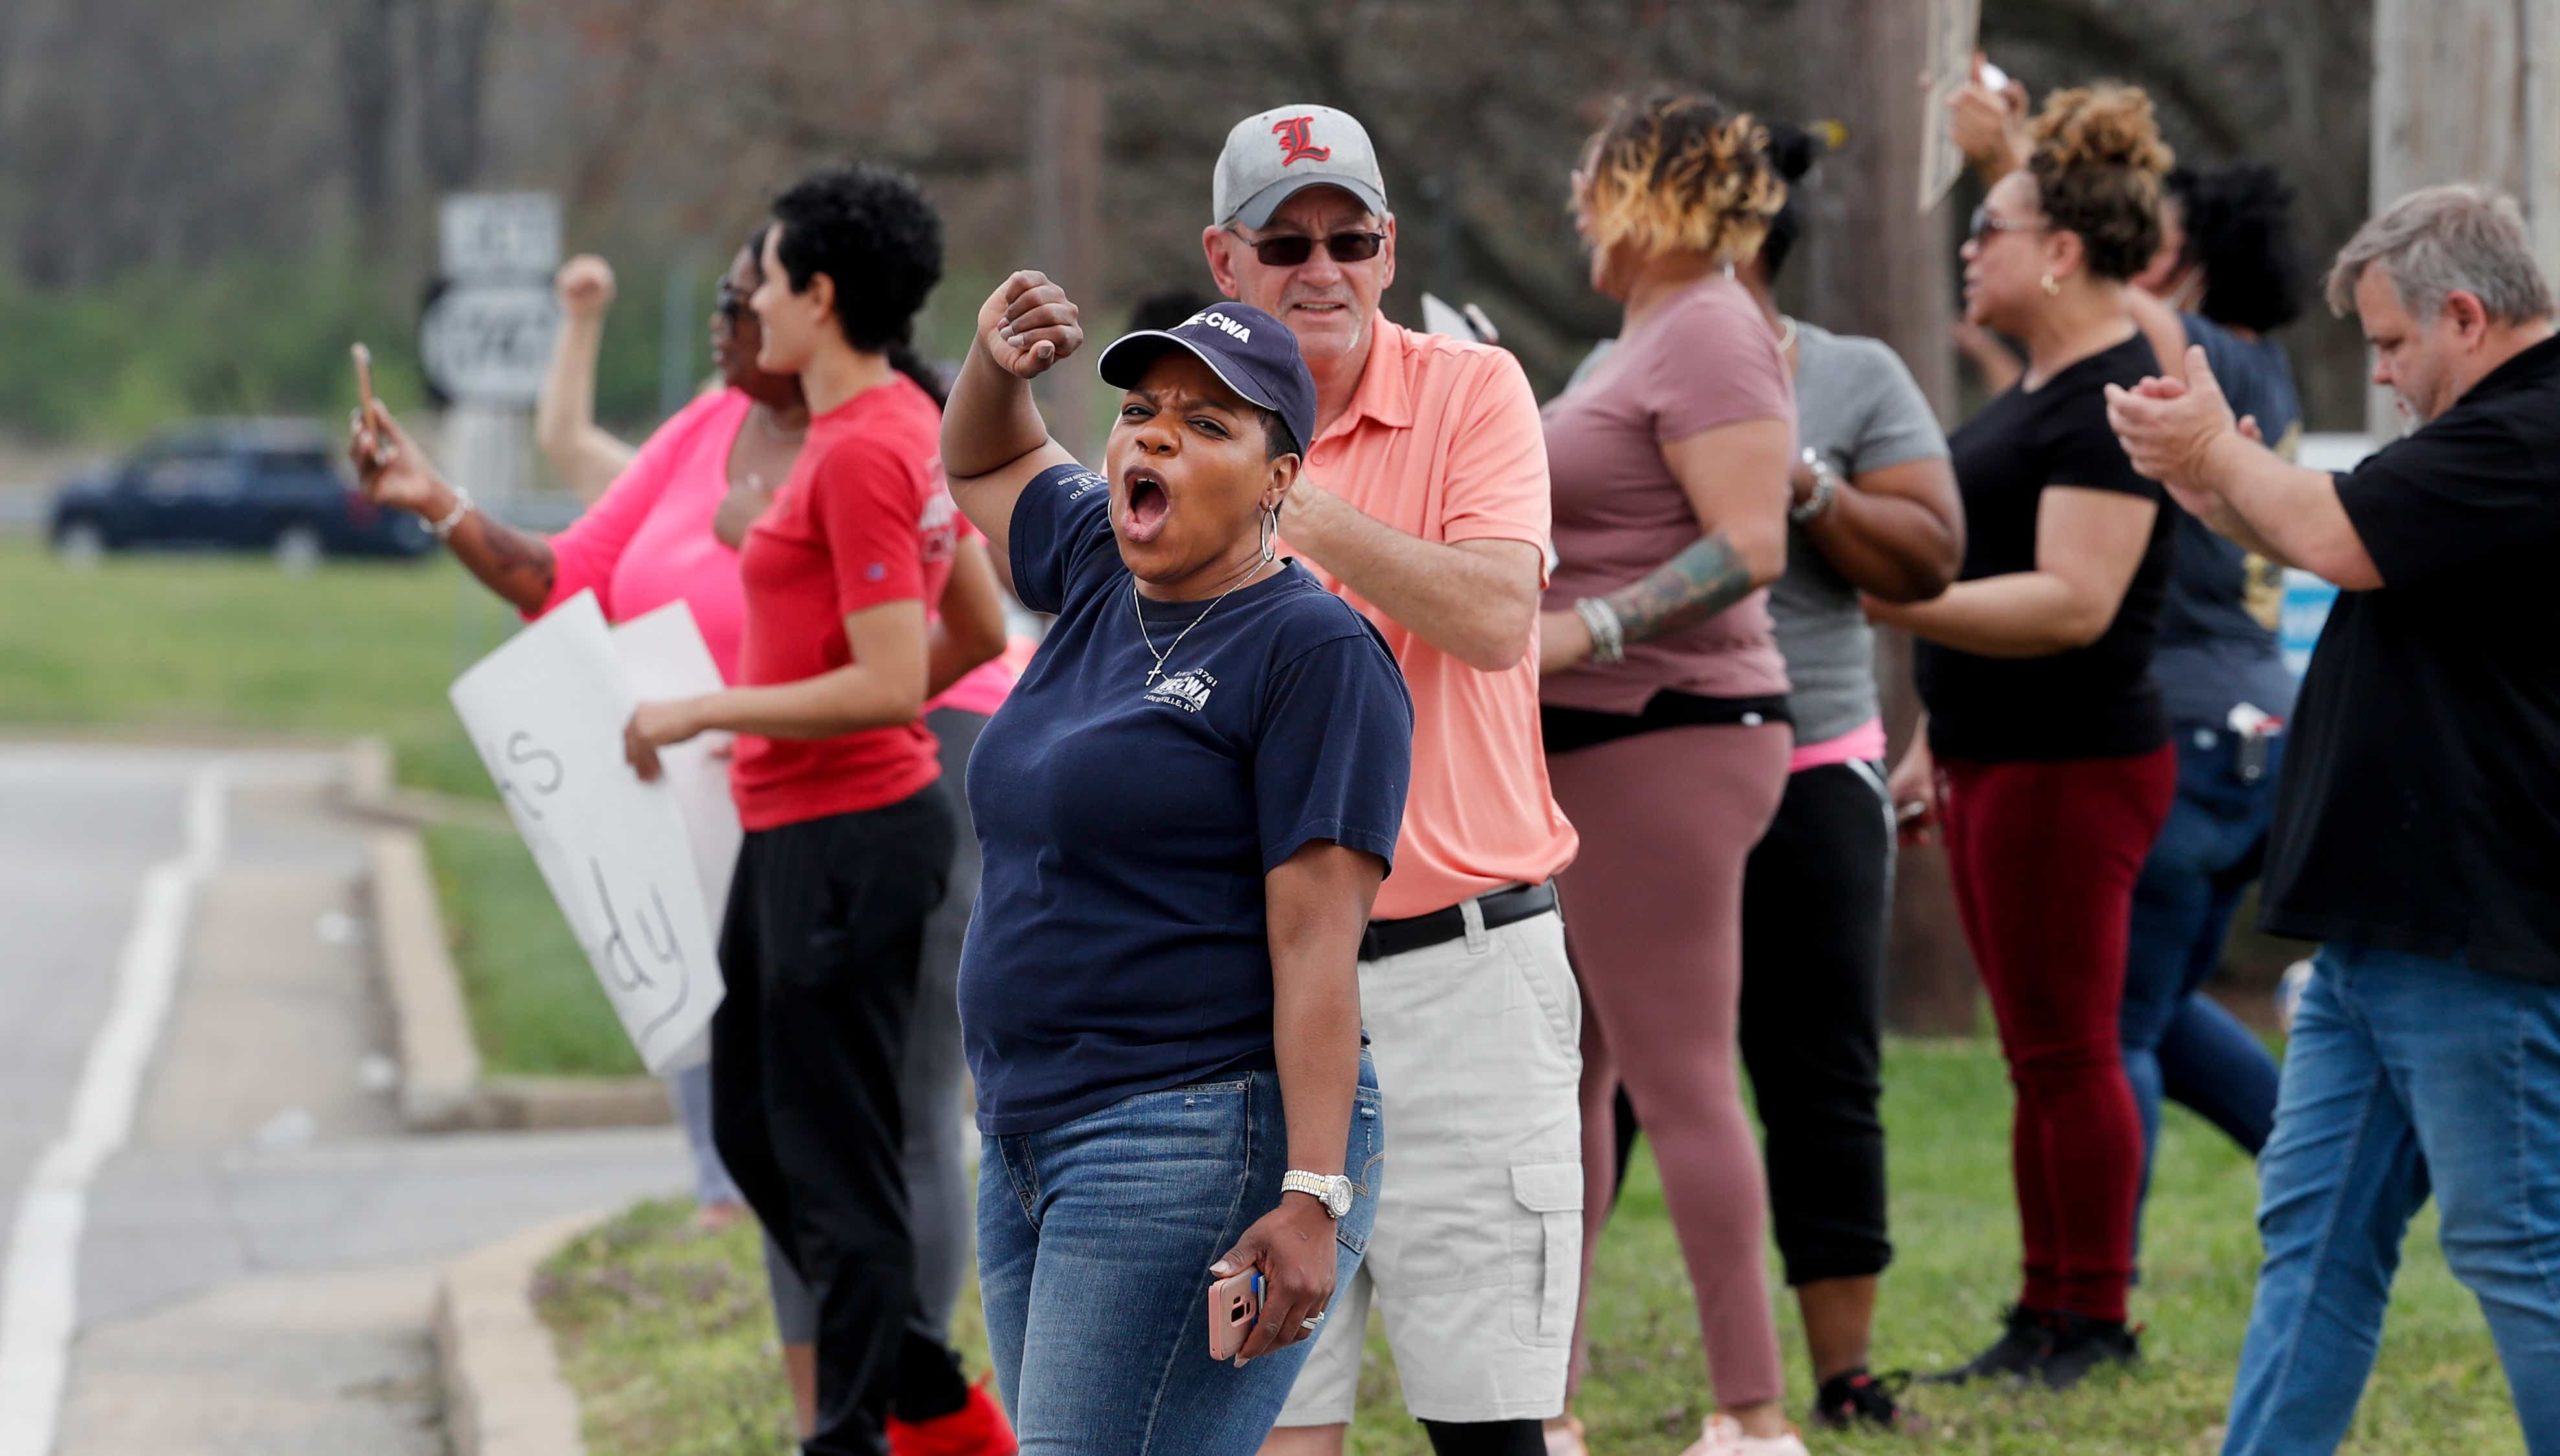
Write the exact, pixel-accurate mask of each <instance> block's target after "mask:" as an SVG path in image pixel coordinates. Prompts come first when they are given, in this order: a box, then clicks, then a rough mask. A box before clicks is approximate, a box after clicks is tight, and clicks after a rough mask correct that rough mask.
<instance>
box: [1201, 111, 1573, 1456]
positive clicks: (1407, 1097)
mask: <svg viewBox="0 0 2560 1456" xmlns="http://www.w3.org/2000/svg"><path fill="white" fill-rule="evenodd" d="M1213 193H1214V196H1213V202H1212V207H1211V223H1210V226H1209V227H1208V229H1207V230H1206V231H1205V232H1204V233H1203V234H1202V235H1201V236H1202V246H1203V247H1204V248H1205V249H1206V250H1207V253H1208V257H1209V269H1210V272H1211V273H1212V274H1213V275H1214V276H1215V278H1216V279H1217V283H1218V287H1219V289H1220V291H1222V292H1224V293H1225V294H1226V295H1227V296H1228V297H1230V298H1234V299H1237V300H1240V301H1242V302H1245V303H1250V304H1253V305H1254V306H1256V307H1258V308H1261V309H1264V310H1266V311H1267V312H1269V313H1270V314H1272V315H1273V316H1274V317H1276V318H1278V319H1279V320H1280V321H1281V322H1283V323H1285V324H1287V325H1288V326H1289V328H1290V330H1291V331H1292V332H1293V333H1295V334H1296V335H1297V338H1298V348H1299V352H1300V353H1301V354H1303V355H1304V356H1305V358H1306V361H1307V365H1308V368H1309V369H1310V370H1311V371H1312V372H1313V373H1314V375H1315V382H1316V436H1315V439H1314V440H1313V441H1311V442H1309V448H1308V450H1307V455H1306V468H1305V470H1304V471H1303V472H1301V474H1300V475H1299V478H1298V484H1297V485H1296V486H1295V487H1294V488H1293V489H1292V490H1291V492H1290V494H1289V497H1288V500H1287V502H1286V503H1285V504H1284V505H1283V506H1282V508H1281V513H1280V530H1281V535H1282V536H1283V537H1284V538H1285V540H1286V542H1287V547H1288V549H1289V551H1290V552H1291V553H1292V554H1294V555H1296V556H1297V557H1298V558H1299V559H1300V560H1302V561H1304V562H1306V563H1307V565H1308V566H1309V567H1311V568H1313V569H1314V571H1315V572H1316V574H1317V576H1318V577H1319V578H1320V579H1322V580H1323V581H1324V583H1325V585H1327V586H1329V587H1331V588H1332V589H1333V590H1335V591H1336V592H1339V593H1340V594H1341V595H1342V596H1343V597H1344V598H1345V599H1346V600H1348V601H1349V602H1350V603H1351V604H1352V605H1353V606H1355V607H1358V608H1359V609H1360V610H1361V611H1362V612H1363V613H1365V614H1367V616H1368V617H1369V620H1370V621H1372V622H1374V623H1376V624H1377V627H1378V630H1379V631H1381V632H1382V633H1384V634H1385V635H1386V639H1387V644H1388V646H1389V647H1391V648H1392V649H1393V650H1394V652H1395V655H1396V661H1397V662H1398V663H1399V664H1401V665H1402V666H1403V668H1404V673H1405V679H1406V681H1407V683H1408V684H1409V685H1410V687H1411V689H1412V693H1413V707H1414V725H1415V726H1414V744H1413V786H1412V789H1411V791H1410V793H1409V794H1408V796H1407V798H1406V800H1405V812H1404V833H1403V838H1402V841H1401V842H1400V843H1399V844H1398V845H1397V847H1396V870H1395V873H1394V874H1392V875H1390V876H1389V877H1388V878H1387V882H1386V885H1385V887H1384V888H1383V889H1382V890H1381V891H1380V892H1379V895H1378V903H1377V907H1376V910H1375V911H1374V918H1373V919H1372V920H1371V921H1370V925H1369V932H1368V936H1367V938H1366V939H1365V940H1364V941H1363V942H1362V946H1361V961H1360V1007H1361V1014H1362V1018H1363V1020H1364V1021H1365V1023H1366V1024H1367V1027H1368V1030H1369V1034H1370V1036H1371V1038H1372V1041H1373V1044H1374V1045H1373V1052H1374V1055H1375V1057H1376V1060H1377V1065H1378V1081H1379V1085H1380V1087H1381V1089H1382V1090H1383V1091H1384V1093H1385V1097H1386V1117H1387V1125H1388V1127H1389V1129H1390V1133H1389V1146H1390V1148H1391V1150H1392V1151H1391V1154H1390V1156H1389V1158H1388V1167H1389V1169H1390V1170H1391V1171H1390V1172H1389V1174H1388V1176H1387V1177H1386V1178H1385V1186H1384V1189H1383V1191H1382V1192H1381V1193H1380V1195H1379V1203H1378V1222H1377V1231H1376V1233H1375V1235H1374V1236H1373V1238H1372V1239H1371V1241H1370V1244H1369V1256H1368V1259H1367V1261H1366V1262H1365V1263H1364V1265H1363V1266H1362V1268H1361V1272H1360V1275H1359V1277H1358V1278H1357V1279H1356V1280H1355V1281H1354V1282H1353V1283H1352V1284H1351V1285H1349V1286H1347V1287H1346V1288H1344V1289H1343V1290H1342V1291H1340V1293H1339V1295H1338V1296H1337V1298H1336V1302H1335V1304H1334V1306H1333V1311H1332V1313H1331V1314H1330V1315H1328V1316H1327V1317H1326V1328H1325V1329H1324V1330H1323V1331H1322V1332H1321V1333H1320V1334H1319V1335H1318V1337H1317V1343H1316V1348H1315V1351H1314V1353H1313V1354H1312V1356H1311V1357H1310V1358H1309V1360H1308V1362H1307V1366H1306V1369H1305V1370H1304V1371H1303V1372H1302V1373H1301V1374H1300V1375H1299V1377H1298V1384H1297V1388H1296V1389H1295V1391H1294V1392H1293V1393H1292V1394H1291V1395H1290V1398H1289V1406H1288V1409H1287V1410H1286V1411H1284V1412H1283V1413H1282V1415H1281V1417H1280V1427H1281V1428H1280V1429H1279V1430H1277V1431H1275V1432H1273V1433H1272V1436H1271V1439H1270V1442H1269V1443H1268V1444H1267V1445H1266V1446H1265V1447H1264V1448H1263V1449H1264V1450H1265V1452H1267V1453H1273V1456H1338V1453H1339V1452H1341V1450H1342V1449H1343V1435H1344V1430H1345V1428H1346V1427H1347V1426H1348V1425H1349V1423H1350V1420H1351V1417H1352V1407H1353V1402H1354V1398H1355V1395H1356V1392H1357V1390H1358V1386H1359V1374H1360V1347H1361V1339H1362V1334H1363V1332H1364V1330H1365V1329H1366V1327H1367V1325H1368V1318H1369V1305H1370V1301H1371V1300H1372V1299H1373V1298H1374V1299H1375V1300H1376V1301H1377V1303H1378V1306H1379V1308H1380V1309H1381V1310H1382V1311H1383V1312H1384V1314H1385V1317H1386V1327H1387V1336H1388V1339H1389V1341H1390V1343H1391V1344H1392V1345H1393V1346H1394V1348H1395V1357H1396V1368H1397V1371H1398V1373H1399V1375H1400V1376H1401V1377H1402V1379H1403V1382H1404V1394H1405V1405H1406V1408H1407V1409H1409V1410H1410V1411H1412V1413H1413V1414H1414V1415H1415V1416H1416V1417H1418V1418H1419V1419H1421V1421H1422V1422H1423V1424H1424V1426H1425V1428H1426V1429H1427V1430H1428V1431H1429V1432H1430V1435H1431V1441H1432V1446H1433V1449H1434V1450H1435V1451H1437V1452H1439V1453H1441V1456H1454V1453H1460V1452H1469V1453H1473V1452H1483V1453H1494V1456H1514V1453H1517V1456H1539V1453H1541V1452H1543V1451H1544V1449H1545V1446H1544V1443H1543V1440H1542V1438H1541V1436H1540V1431H1539V1423H1540V1421H1541V1420H1542V1419H1543V1418H1545V1417H1548V1416H1552V1415H1555V1414H1557V1413H1558V1412H1560V1411H1561V1410H1562V1409H1563V1406H1564V1387H1565V1365H1566V1362H1567V1360H1568V1359H1569V1357H1570V1355H1571V1351H1572V1342H1573V1319H1574V1309H1575V1295H1576V1292H1577V1290H1578V1289H1579V1287H1580V1283H1581V1274H1582V1181H1581V1180H1582V1162H1581V1159H1582V1152H1581V1147H1582V1139H1581V1117H1580V1113H1579V1109H1578V1105H1577V1098H1578V1089H1579V1083H1580V1080H1581V1074H1582V1056H1581V1051H1580V1043H1581V1029H1582V1002H1581V997H1580V995H1579V993H1578V992H1577V991H1576V989H1575V987H1574V982H1573V973H1572V971H1571V970H1570V969H1569V968H1568V967H1567V965H1566V963H1565V952H1564V927H1563V922H1562V921H1561V920H1559V919H1558V918H1557V915H1556V897H1555V888H1554V885H1553V883H1552V880H1553V877H1554V875H1555V873H1556V872H1557V871H1558V870H1560V869H1562V868H1564V866H1565V865H1566V864H1567V863H1568V862H1570V861H1571V860H1572V858H1573V852H1574V844H1575V841H1574V834H1573V828H1572V826H1571V825H1569V824H1567V823H1566V822H1565V818H1564V815H1563V814H1562V813H1560V812H1559V811H1558V810H1557V808H1556V805H1555V800H1554V799H1553V798H1552V797H1550V795H1549V794H1548V792H1547V773H1546V755H1545V753H1544V751H1543V750H1542V748H1541V745H1540V740H1539V734H1538V679H1537V654H1536V652H1535V651H1534V650H1533V638H1534V636H1535V632H1536V625H1537V615H1538V594H1539V591H1540V590H1541V588H1542V587H1543V585H1544V576H1545V571H1544V566H1545V555H1544V553H1545V542H1546V539H1547V454H1546V441H1545V436H1544V433H1543V432H1542V430H1541V428H1540V426H1539V422H1538V405H1537V400H1536V398H1535V397H1534V396H1533V395H1532V394H1531V393H1530V391H1529V381H1528V379H1527V377H1526V376H1525V375H1523V374H1522V373H1521V372H1520V365H1519V363H1518V361H1516V360H1514V359H1513V358H1512V357H1511V356H1510V355H1509V354H1507V353H1505V352H1503V351H1501V350H1499V349H1494V348H1490V347H1487V346H1485V345H1481V344H1472V343H1460V342H1457V341H1455V340H1451V339H1445V338H1439V337H1435V336H1432V335H1427V334H1418V333H1415V332H1413V331H1411V330H1409V329H1404V328H1400V327H1398V326H1397V325H1395V324H1393V323H1390V322H1388V321H1387V320H1386V319H1384V318H1381V317H1380V316H1379V314H1378V298H1379V295H1380V294H1382V293H1383V292H1385V291H1386V287H1387V285H1388V283H1390V282H1391V281H1393V279H1394V278H1395V263H1396V252H1395V248H1396V221H1395V216H1394V214H1392V213H1390V212H1389V211H1388V210H1387V199H1386V184H1385V181H1384V179H1383V178H1381V177H1380V175H1379V172H1378V163H1377V157H1376V154H1375V152H1374V151H1373V150H1372V149H1371V147H1370V144H1369V136H1368V133H1367V132H1366V131H1364V130H1362V128H1361V126H1360V123H1359V122H1357V121H1355V120H1353V119H1352V118H1351V117H1349V116H1347V115H1345V114H1344V113H1342V112H1339V111H1335V110H1332V109H1331V108H1328V107H1322V106H1284V107H1281V108H1278V109H1277V110H1273V111H1266V112H1263V113H1261V114H1260V115H1258V116H1251V117H1247V118H1246V119H1244V120H1243V121H1241V122H1238V123H1237V124H1236V126H1235V129H1234V130H1233V131H1231V132H1229V133H1228V135H1227V144H1226V149H1225V150H1224V151H1223V152H1222V153H1220V154H1219V157H1218V169H1217V175H1216V181H1215V185H1214V188H1213Z"/></svg>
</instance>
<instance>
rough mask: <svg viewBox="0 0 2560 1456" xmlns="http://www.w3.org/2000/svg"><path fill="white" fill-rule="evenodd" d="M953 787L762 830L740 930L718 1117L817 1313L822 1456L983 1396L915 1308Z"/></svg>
mask: <svg viewBox="0 0 2560 1456" xmlns="http://www.w3.org/2000/svg"><path fill="white" fill-rule="evenodd" d="M948 795H949V791H948V790H947V789H945V788H944V787H943V786H942V785H941V784H938V783H937V784H932V785H929V786H927V787H926V788H925V789H924V790H922V791H921V792H919V793H917V794H915V795H914V796H913V797H911V798H908V799H905V800H902V801H900V802H898V803H895V804H890V805H887V806H884V807H882V808H878V809H871V810H866V811H863V812H860V813H850V814H835V815H830V816H827V817H825V818H820V819H810V820H804V821H801V822H799V823H794V824H785V825H782V826H780V827H778V828H774V829H759V830H755V831H753V832H751V833H749V834H748V835H747V836H746V839H745V842H744V843H743V844H742V845H741V846H740V848H739V851H738V872H737V878H736V879H735V880H734V881H733V882H732V883H731V885H730V889H729V913H728V920H727V923H726V924H725V925H724V926H723V927H722V931H721V944H720V968H721V970H722V972H723V973H724V974H725V975H726V976H727V978H728V995H727V996H726V997H725V998H723V999H722V1001H721V1003H720V1009H719V1011H718V1012H717V1013H715V1014H714V1016H713V1018H712V1022H711V1039H712V1052H711V1077H712V1096H711V1119H712V1131H713V1134H714V1136H715V1138H716V1139H717V1141H718V1142H719V1145H720V1159H721V1161H722V1162H724V1163H726V1164H728V1166H729V1172H730V1175H731V1176H732V1177H734V1178H736V1179H737V1181H738V1189H739V1191H740V1192H742V1193H744V1194H745V1195H746V1197H747V1202H748V1204H749V1205H750V1206H752V1207H753V1208H754V1209H755V1211H756V1217H757V1219H758V1220H759V1221H761V1222H762V1223H763V1224H764V1226H765V1229H766V1231H767V1232H769V1233H771V1234H772V1235H773V1236H774V1242H775V1243H776V1244H777V1245H778V1246H779V1247H780V1249H781V1251H782V1254H783V1257H784V1258H785V1260H786V1261H788V1262H789V1263H790V1265H791V1267H792V1270H793V1272H794V1273H796V1274H798V1275H799V1276H800V1277H801V1279H802V1280H803V1281H805V1282H806V1283H807V1284H808V1286H809V1290H810V1292H811V1293H812V1294H813V1295H815V1296H816V1299H817V1337H818V1338H817V1346H818V1410H817V1417H818V1419H817V1429H816V1431H815V1432H814V1433H813V1434H812V1435H811V1436H810V1438H809V1440H808V1441H807V1443H806V1444H805V1445H804V1447H803V1448H802V1449H803V1450H804V1451H806V1452H807V1453H808V1456H861V1453H868V1452H875V1451H878V1450H880V1449H881V1447H880V1445H879V1441H880V1431H881V1427H882V1424H883V1422H884V1421H885V1420H886V1418H887V1416H888V1415H889V1412H890V1408H891V1403H892V1401H893V1400H894V1401H895V1402H896V1403H897V1406H898V1408H899V1410H900V1411H901V1412H904V1413H907V1414H909V1415H910V1416H930V1415H939V1414H943V1413H945V1412H947V1411H949V1410H952V1409H956V1408H957V1405H958V1403H959V1402H961V1401H965V1400H966V1399H967V1396H968V1386H967V1384H966V1382H965V1380H964V1379H963V1377H962V1376H961V1374H960V1369H959V1357H958V1356H957V1355H956V1354H954V1353H953V1352H952V1351H950V1350H949V1349H947V1348H945V1347H944V1346H943V1345H942V1344H941V1342H940V1340H939V1339H938V1338H936V1337H935V1335H934V1333H933V1327H932V1325H931V1323H930V1322H929V1321H927V1320H926V1319H924V1317H923V1314H922V1311H921V1309H920V1307H919V1305H918V1303H917V1300H916V1295H915V1247H914V1242H913V1238H912V1236H911V1234H910V1233H909V1230H908V1224H907V1200H906V1179H905V1174H904V1171H903V1169H902V1167H901V1164H900V1151H901V1148H902V1145H903V1142H904V1136H905V1122H904V1118H903V1116H902V1114H901V1109H900V1107H899V1098H898V1071H899V1067H900V1064H901V1061H902V1056H901V1053H902V1052H903V1051H904V1049H905V1046H906V1040H907V1029H908V1023H909V1021H910V1019H911V1017H912V1016H913V1013H914V1006H915V995H916V977H917V965H918V962H919V960H920V958H921V957H922V955H923V953H924V933H925V918H926V916H927V915H928V914H929V913H930V912H931V911H932V910H933V907H934V906H935V905H937V904H939V903H941V900H942V897H943V892H944V887H945V884H946V882H947V880H948V877H949V873H950V866H951V852H952V847H953V839H954V836H955V835H956V833H957V830H956V828H955V822H954V817H953V813H952V808H951V801H950V799H949V797H948Z"/></svg>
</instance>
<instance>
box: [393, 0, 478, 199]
mask: <svg viewBox="0 0 2560 1456" xmlns="http://www.w3.org/2000/svg"><path fill="white" fill-rule="evenodd" d="M407 3H409V4H412V5H415V6H416V7H417V12H416V18H417V32H416V34H417V68H418V76H419V82H420V84H419V89H418V147H419V154H420V156H421V157H422V158H423V159H424V160H425V162H426V169H427V180H428V182H429V183H431V184H432V185H433V186H434V188H435V190H436V191H437V192H440V193H441V192H453V191H458V190H460V189H462V188H464V187H468V186H469V185H470V184H471V183H473V182H475V181H477V180H479V176H480V143H481V134H482V127H481V119H482V118H481V109H482V108H481V101H482V97H483V95H484V94H485V92H486V90H487V84H486V83H487V81H488V77H489V40H490V36H491V33H492V32H493V31H494V30H495V29H496V27H497V18H498V17H497V3H496V0H407Z"/></svg>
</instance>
